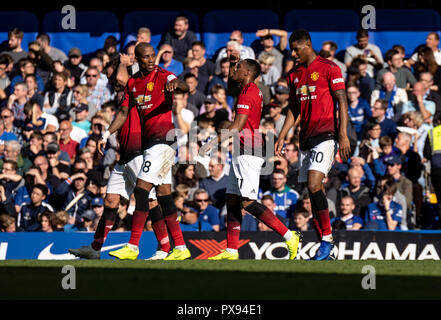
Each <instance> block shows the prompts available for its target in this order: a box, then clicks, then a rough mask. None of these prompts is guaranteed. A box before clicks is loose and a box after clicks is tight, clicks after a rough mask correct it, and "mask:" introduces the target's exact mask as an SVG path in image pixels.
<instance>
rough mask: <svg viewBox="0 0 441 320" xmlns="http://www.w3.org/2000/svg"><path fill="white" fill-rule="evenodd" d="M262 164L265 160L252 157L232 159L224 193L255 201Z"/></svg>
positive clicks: (244, 156) (243, 156)
mask: <svg viewBox="0 0 441 320" xmlns="http://www.w3.org/2000/svg"><path fill="white" fill-rule="evenodd" d="M264 162H265V159H263V158H260V157H256V156H252V155H240V156H238V157H234V158H233V160H232V162H231V165H230V173H229V176H228V187H227V191H226V193H229V194H236V195H238V196H241V197H244V198H248V199H250V200H257V194H258V193H259V180H260V170H261V169H262V166H263V163H264Z"/></svg>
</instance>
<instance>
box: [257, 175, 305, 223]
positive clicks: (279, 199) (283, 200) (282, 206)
mask: <svg viewBox="0 0 441 320" xmlns="http://www.w3.org/2000/svg"><path fill="white" fill-rule="evenodd" d="M286 181H287V179H286V174H285V171H283V170H282V169H275V170H274V172H273V174H272V187H271V188H270V190H268V191H267V192H265V193H264V194H263V195H264V196H265V195H271V196H272V198H273V199H274V203H275V204H276V208H275V211H274V212H275V213H276V214H278V215H279V216H281V217H282V218H283V219H284V222H285V223H286V224H287V223H288V221H289V218H290V217H291V215H292V214H293V213H294V210H295V208H296V205H297V200H298V199H299V194H298V193H297V191H295V190H294V189H291V188H290V187H289V186H288V185H286ZM262 199H263V197H262Z"/></svg>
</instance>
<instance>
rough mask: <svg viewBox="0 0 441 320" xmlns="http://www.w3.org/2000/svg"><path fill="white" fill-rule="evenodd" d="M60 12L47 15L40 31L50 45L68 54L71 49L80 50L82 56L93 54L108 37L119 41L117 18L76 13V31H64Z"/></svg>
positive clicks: (103, 13) (100, 12)
mask: <svg viewBox="0 0 441 320" xmlns="http://www.w3.org/2000/svg"><path fill="white" fill-rule="evenodd" d="M64 16H66V15H65V14H62V13H61V12H60V11H52V12H49V13H47V14H46V15H45V16H44V18H43V25H42V31H43V32H45V33H47V34H48V35H49V36H50V38H51V45H52V46H54V47H56V48H58V49H61V50H63V51H64V52H65V53H66V54H68V52H69V50H70V49H71V48H73V47H77V48H80V50H81V52H82V53H83V55H86V56H87V55H88V54H89V55H90V54H93V53H94V52H95V51H96V50H98V49H101V48H103V47H104V41H105V40H106V38H107V37H108V36H111V35H112V36H115V37H116V39H117V40H119V39H120V37H121V36H120V33H119V22H118V17H117V16H116V15H115V14H114V13H112V12H108V11H77V12H76V29H74V30H71V29H68V30H65V29H63V27H62V23H61V21H62V19H63V17H64Z"/></svg>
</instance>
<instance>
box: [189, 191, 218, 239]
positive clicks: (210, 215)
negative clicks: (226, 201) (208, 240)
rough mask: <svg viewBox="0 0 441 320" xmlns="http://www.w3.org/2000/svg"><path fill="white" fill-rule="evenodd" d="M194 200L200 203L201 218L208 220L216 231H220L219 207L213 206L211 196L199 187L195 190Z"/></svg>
mask: <svg viewBox="0 0 441 320" xmlns="http://www.w3.org/2000/svg"><path fill="white" fill-rule="evenodd" d="M193 201H194V202H196V203H197V204H198V205H199V208H200V219H201V220H202V221H205V222H208V223H209V224H210V225H211V227H212V228H213V230H214V231H219V229H220V222H219V209H217V208H215V207H213V206H212V205H211V204H209V203H210V196H209V195H208V192H207V191H206V190H204V189H198V190H196V191H195V192H194V195H193Z"/></svg>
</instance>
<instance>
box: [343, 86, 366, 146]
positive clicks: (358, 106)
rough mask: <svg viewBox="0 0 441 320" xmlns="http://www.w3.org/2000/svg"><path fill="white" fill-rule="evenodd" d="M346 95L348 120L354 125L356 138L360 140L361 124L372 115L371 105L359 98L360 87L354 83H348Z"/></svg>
mask: <svg viewBox="0 0 441 320" xmlns="http://www.w3.org/2000/svg"><path fill="white" fill-rule="evenodd" d="M346 93H347V95H348V100H349V101H348V113H349V120H350V121H351V122H352V124H353V125H354V127H355V132H356V133H357V140H358V141H361V139H362V137H363V126H364V124H365V123H366V122H367V119H369V118H370V117H372V111H371V107H370V106H369V103H368V102H367V101H366V100H364V99H363V98H360V89H359V88H358V86H357V85H356V84H355V83H349V84H348V85H347V88H346Z"/></svg>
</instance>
